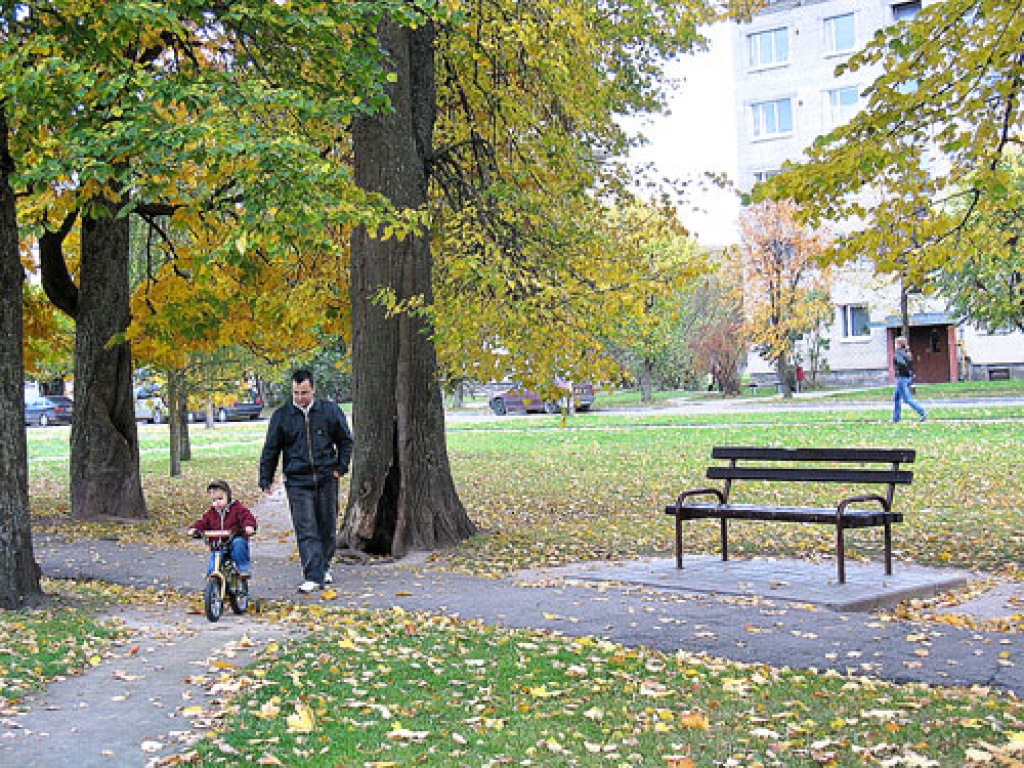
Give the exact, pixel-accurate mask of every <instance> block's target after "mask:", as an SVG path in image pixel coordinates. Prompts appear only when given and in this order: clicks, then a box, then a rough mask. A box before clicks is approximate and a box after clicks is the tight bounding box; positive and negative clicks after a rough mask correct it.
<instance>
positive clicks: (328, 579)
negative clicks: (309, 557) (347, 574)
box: [324, 570, 334, 584]
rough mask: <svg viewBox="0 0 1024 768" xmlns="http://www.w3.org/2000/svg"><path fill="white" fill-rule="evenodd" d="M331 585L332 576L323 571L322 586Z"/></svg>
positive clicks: (332, 581)
mask: <svg viewBox="0 0 1024 768" xmlns="http://www.w3.org/2000/svg"><path fill="white" fill-rule="evenodd" d="M333 583H334V574H333V573H331V572H330V571H329V570H328V571H324V584H333Z"/></svg>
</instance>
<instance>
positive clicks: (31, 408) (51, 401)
mask: <svg viewBox="0 0 1024 768" xmlns="http://www.w3.org/2000/svg"><path fill="white" fill-rule="evenodd" d="M73 404H74V401H73V400H72V399H71V398H70V397H65V396H64V395H43V396H41V397H35V398H33V399H32V400H30V401H29V402H27V403H25V423H26V424H36V425H38V426H40V427H47V426H49V425H50V424H70V423H71V407H72V405H73Z"/></svg>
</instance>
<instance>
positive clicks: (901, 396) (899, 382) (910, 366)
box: [892, 336, 928, 421]
mask: <svg viewBox="0 0 1024 768" xmlns="http://www.w3.org/2000/svg"><path fill="white" fill-rule="evenodd" d="M892 361H893V367H894V368H895V369H896V390H895V392H894V393H893V408H892V420H893V421H899V420H900V417H901V416H902V410H903V409H902V405H903V403H906V404H907V405H909V406H910V407H911V408H913V409H914V410H915V411H917V415H918V416H919V417H920V419H919V421H924V420H925V419H926V418H928V414H927V413H926V412H925V410H924V408H922V407H921V404H920V403H919V402H917V400H915V399H914V394H913V393H912V392H911V391H910V385H911V384H913V382H914V355H913V354H912V353H911V352H910V349H909V348H908V347H907V339H906V337H905V336H897V337H896V351H895V352H894V353H893V358H892Z"/></svg>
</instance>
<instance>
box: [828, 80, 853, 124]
mask: <svg viewBox="0 0 1024 768" xmlns="http://www.w3.org/2000/svg"><path fill="white" fill-rule="evenodd" d="M825 96H826V104H825V114H826V115H827V116H828V125H829V127H832V126H835V125H842V124H843V123H845V122H847V121H849V120H850V119H851V118H852V117H853V116H854V115H856V114H857V108H858V106H859V103H860V91H859V90H858V89H857V88H855V87H847V88H836V89H835V90H831V91H827V92H826V94H825Z"/></svg>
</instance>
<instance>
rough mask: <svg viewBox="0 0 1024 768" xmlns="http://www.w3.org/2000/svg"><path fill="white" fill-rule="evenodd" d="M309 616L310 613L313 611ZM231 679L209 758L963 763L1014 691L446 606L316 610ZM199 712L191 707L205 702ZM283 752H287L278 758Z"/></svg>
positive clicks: (347, 766)
mask: <svg viewBox="0 0 1024 768" xmlns="http://www.w3.org/2000/svg"><path fill="white" fill-rule="evenodd" d="M307 620H308V619H307ZM315 622H316V623H315V630H316V631H315V632H314V633H313V634H312V635H311V636H310V638H309V639H307V640H305V641H303V642H300V643H297V644H295V645H293V646H290V647H287V648H285V647H279V648H278V647H275V648H273V649H272V650H271V651H270V653H269V654H268V655H267V656H266V657H265V659H264V661H263V663H261V664H260V665H259V667H258V668H257V669H255V670H249V671H248V672H247V673H245V674H244V675H243V679H242V681H241V682H240V684H238V685H237V687H238V688H240V689H241V690H242V691H244V693H242V694H241V695H240V696H238V697H237V698H236V699H235V700H234V701H233V702H232V704H231V706H230V707H229V708H228V710H227V712H223V710H222V713H223V715H224V717H225V719H224V724H225V727H224V729H223V731H222V732H221V733H220V734H217V735H216V736H215V738H213V739H211V740H208V741H205V742H203V743H202V744H200V746H199V760H200V762H201V763H202V764H203V765H238V764H240V763H241V762H247V763H252V764H255V763H260V764H263V765H278V764H284V765H288V766H296V767H297V768H301V767H308V768H319V766H325V765H329V766H336V767H337V768H363V767H364V766H376V767H377V768H384V767H385V766H413V765H429V766H432V767H436V768H463V767H464V766H503V765H509V766H565V767H566V768H568V767H569V766H574V767H575V766H593V767H594V768H596V767H597V766H615V767H616V768H617V767H619V766H622V767H623V768H626V767H629V768H632V767H634V766H636V767H643V766H649V767H650V768H666V766H669V768H671V766H677V767H678V768H687V767H688V766H689V767H692V766H702V767H703V766H744V767H752V766H850V767H851V768H852V767H853V766H966V765H971V764H977V765H980V764H981V763H980V762H972V760H979V761H980V760H981V759H982V758H983V757H986V758H987V759H988V760H989V761H990V764H992V765H996V764H1005V765H1011V764H1013V763H1009V762H1007V763H997V762H996V761H997V759H998V758H1000V757H1002V758H1006V759H1013V755H1014V754H1019V751H1020V748H1021V743H1022V742H1021V741H1020V740H1019V739H1020V733H1021V729H1022V726H1024V722H1022V716H1024V709H1022V705H1021V703H1020V702H1019V701H1018V700H1017V699H1015V698H1013V697H1009V696H1000V695H998V694H993V693H991V692H988V691H983V690H980V689H979V690H962V691H958V690H951V689H937V688H927V687H924V686H916V685H910V686H897V685H891V684H887V683H882V682H878V681H872V680H869V679H866V678H855V677H847V676H843V675H838V674H829V675H819V674H815V673H813V672H805V671H798V670H792V669H772V668H769V667H765V666H763V665H753V666H751V665H741V664H733V663H728V662H722V661H716V660H714V659H708V658H701V657H697V656H694V655H691V654H685V653H680V654H676V655H672V656H667V655H665V654H661V653H657V652H654V651H651V650H647V649H644V648H625V647H622V646H620V645H615V644H612V643H608V642H604V641H600V640H596V639H592V638H566V637H563V636H560V635H553V634H542V633H538V632H511V631H506V630H503V629H496V628H493V627H488V626H484V625H481V624H477V623H473V622H462V621H458V620H455V619H451V618H445V617H438V616H430V615H419V614H409V613H406V612H404V611H394V612H384V613H377V614H367V613H353V612H349V611H332V610H330V609H324V610H322V611H319V612H318V613H317V615H316V617H315ZM209 715H210V712H207V711H204V712H203V713H201V714H200V717H208V716H209ZM275 761H280V762H275Z"/></svg>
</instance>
